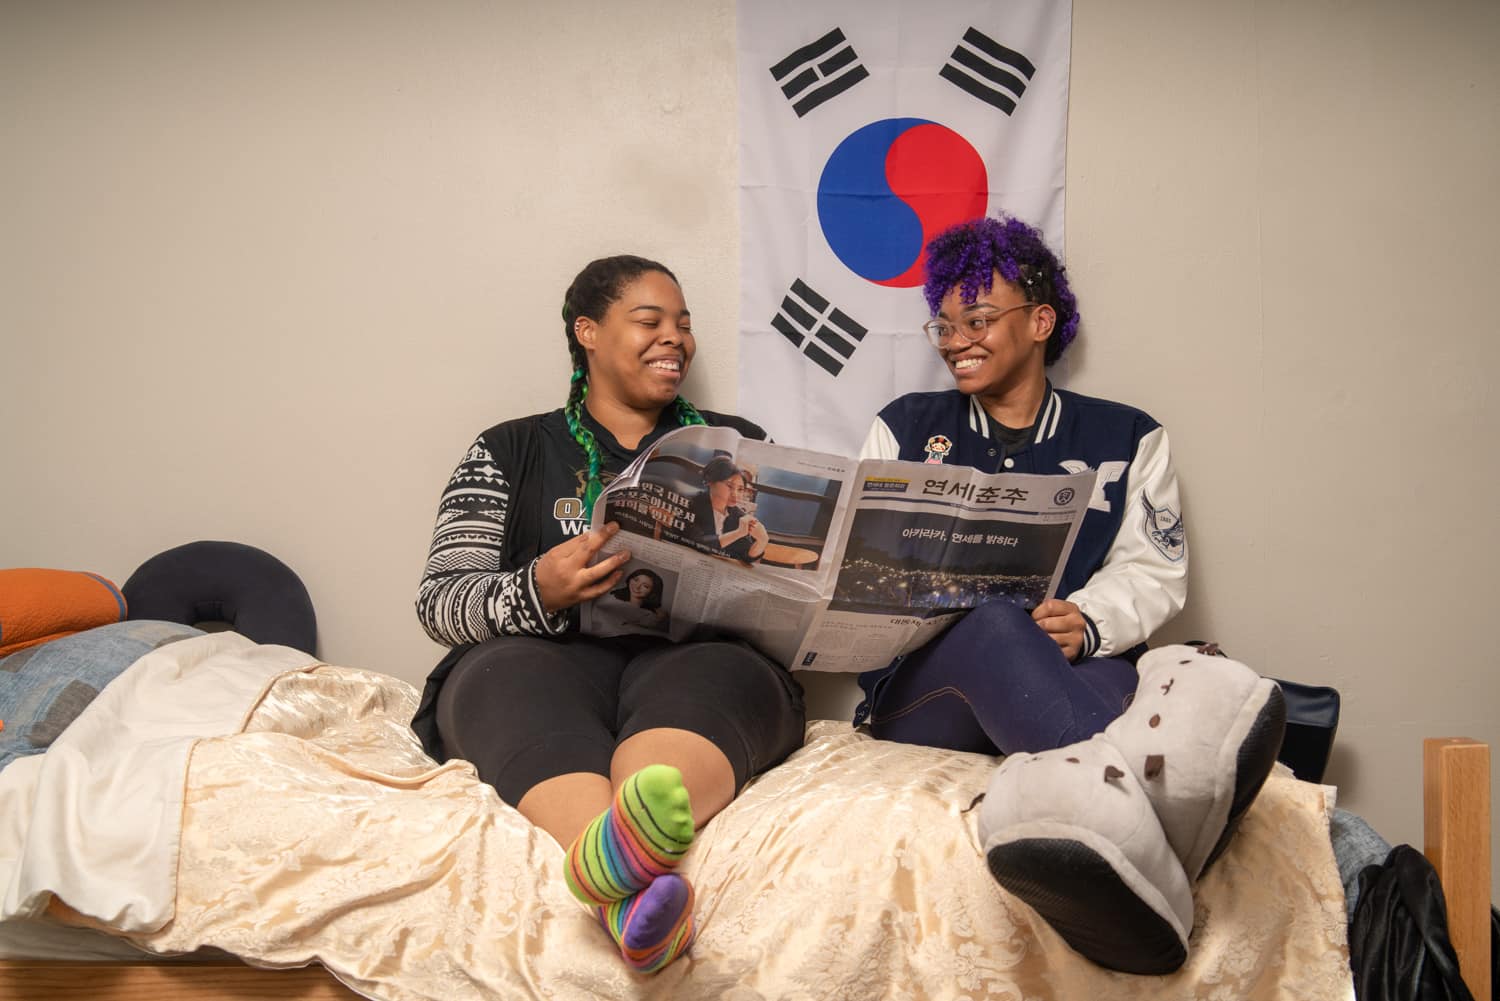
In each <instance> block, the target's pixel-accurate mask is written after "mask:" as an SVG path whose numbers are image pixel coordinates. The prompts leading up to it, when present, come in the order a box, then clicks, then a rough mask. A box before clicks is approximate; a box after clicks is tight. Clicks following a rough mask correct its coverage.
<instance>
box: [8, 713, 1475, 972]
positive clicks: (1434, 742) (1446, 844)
mask: <svg viewBox="0 0 1500 1001" xmlns="http://www.w3.org/2000/svg"><path fill="white" fill-rule="evenodd" d="M1422 766H1423V767H1422V778H1423V804H1422V805H1423V818H1424V840H1425V847H1424V851H1425V852H1426V855H1427V858H1428V859H1429V860H1430V861H1431V862H1432V865H1433V868H1434V869H1436V870H1437V873H1438V877H1439V879H1441V881H1442V884H1443V893H1444V894H1445V895H1446V897H1447V903H1448V930H1449V935H1450V936H1451V937H1452V939H1453V945H1454V948H1455V949H1457V951H1458V960H1459V966H1460V968H1461V969H1462V971H1463V976H1464V980H1465V981H1466V982H1467V983H1468V985H1469V989H1470V990H1471V991H1472V992H1473V993H1474V996H1475V998H1478V999H1488V998H1489V997H1490V987H1491V984H1490V749H1489V745H1488V744H1484V743H1481V742H1479V741H1475V740H1469V739H1468V738H1462V737H1457V738H1432V739H1429V740H1425V741H1423V746H1422ZM360 996H361V995H358V994H355V993H354V992H353V991H351V990H349V989H348V988H347V987H345V986H344V985H343V984H341V983H339V982H338V981H337V980H335V979H334V978H333V977H332V976H331V975H330V974H329V973H328V972H327V971H326V970H324V969H323V968H322V967H319V966H310V967H306V968H303V969H297V970H263V969H259V968H256V967H252V966H246V965H245V964H243V963H239V962H235V961H223V962H217V961H216V962H205V963H161V962H153V961H150V960H143V961H141V962H129V963H121V962H55V961H54V962H48V961H41V960H8V961H0V998H48V999H54V1001H96V999H100V998H112V999H116V1001H198V999H210V1001H221V999H235V1001H262V999H264V1001H272V999H276V1001H288V999H289V1001H349V999H357V998H359V997H360Z"/></svg>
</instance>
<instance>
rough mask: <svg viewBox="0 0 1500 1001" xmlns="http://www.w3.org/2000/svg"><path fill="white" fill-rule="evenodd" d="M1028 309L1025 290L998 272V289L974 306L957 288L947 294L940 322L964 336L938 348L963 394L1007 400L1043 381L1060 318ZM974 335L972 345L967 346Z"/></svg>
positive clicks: (1041, 307) (1047, 309)
mask: <svg viewBox="0 0 1500 1001" xmlns="http://www.w3.org/2000/svg"><path fill="white" fill-rule="evenodd" d="M1026 305H1027V302H1026V297H1025V296H1024V295H1022V294H1021V290H1020V289H1019V288H1017V287H1016V286H1014V285H1012V284H1010V283H1009V282H1007V281H1006V280H1005V279H1004V278H1002V277H1001V276H1000V273H999V272H998V271H997V272H995V274H994V285H993V286H992V287H991V288H990V290H989V291H988V292H986V293H984V294H983V295H981V296H980V297H979V298H978V299H976V300H975V301H974V302H972V303H965V302H964V301H963V296H962V293H961V290H960V289H959V288H957V287H955V288H952V289H950V290H949V291H948V294H947V295H945V296H943V301H942V303H941V304H940V306H939V307H938V314H937V319H939V320H943V321H946V322H947V323H951V324H953V325H954V326H955V327H956V328H957V329H958V331H959V332H960V333H961V334H962V335H963V336H961V337H953V338H952V339H951V340H949V342H948V344H947V346H946V347H943V348H940V349H938V353H939V354H940V355H942V357H943V361H944V362H945V363H946V364H947V366H948V371H949V373H950V374H951V375H952V376H953V384H954V386H955V387H956V388H957V389H958V391H959V392H961V393H966V394H968V395H971V396H980V397H1003V396H1005V395H1006V394H1007V393H1009V392H1011V391H1012V390H1015V389H1017V388H1018V387H1022V386H1026V385H1028V384H1031V383H1033V382H1038V381H1044V380H1045V378H1046V376H1045V375H1044V369H1045V366H1044V356H1045V353H1046V349H1047V338H1048V337H1049V336H1050V335H1051V333H1052V325H1053V323H1055V322H1056V319H1057V314H1056V313H1055V312H1054V311H1053V309H1052V307H1051V306H1048V305H1046V304H1045V303H1041V304H1036V305H1035V307H1034V308H1012V307H1024V306H1026ZM965 337H973V338H976V340H975V341H974V342H973V343H967V344H966V343H964V338H965Z"/></svg>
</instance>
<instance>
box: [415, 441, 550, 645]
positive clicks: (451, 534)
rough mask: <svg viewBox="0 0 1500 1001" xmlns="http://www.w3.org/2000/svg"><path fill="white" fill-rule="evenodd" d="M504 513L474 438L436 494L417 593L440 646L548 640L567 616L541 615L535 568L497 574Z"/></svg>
mask: <svg viewBox="0 0 1500 1001" xmlns="http://www.w3.org/2000/svg"><path fill="white" fill-rule="evenodd" d="M509 506H510V484H509V483H508V482H507V481H506V479H505V472H504V471H503V470H502V469H500V467H499V466H498V465H497V464H496V463H495V460H494V457H493V456H492V455H490V451H489V449H488V448H486V447H485V444H484V440H483V439H482V438H481V439H480V440H478V441H475V442H474V444H473V445H471V446H470V447H469V452H468V454H467V455H465V456H464V459H463V461H462V462H460V463H459V464H458V468H457V469H455V470H454V471H453V478H452V479H450V480H449V481H448V487H447V489H446V490H444V491H443V499H442V500H441V501H440V502H439V504H438V516H437V525H436V527H434V528H433V530H432V545H431V547H430V548H429V549H428V551H427V567H426V569H425V570H423V571H422V584H421V586H420V587H419V588H418V589H417V618H418V619H419V620H421V623H422V628H423V629H425V630H427V635H428V636H431V637H432V638H433V639H434V640H437V641H438V642H439V643H443V644H445V645H448V646H457V645H459V644H462V643H482V642H484V641H485V640H488V639H494V638H495V637H496V636H517V635H531V636H550V635H553V634H555V633H559V632H562V631H563V630H564V629H565V628H567V621H568V617H567V613H566V611H562V612H559V613H557V614H556V615H548V614H547V613H546V610H545V609H544V608H543V606H542V599H541V596H540V595H539V594H538V593H537V589H536V561H535V560H533V561H532V562H530V563H528V564H527V565H526V566H524V567H522V568H521V569H519V570H505V569H502V565H501V556H502V554H503V553H504V551H505V550H504V543H505V516H506V512H507V510H508V509H509Z"/></svg>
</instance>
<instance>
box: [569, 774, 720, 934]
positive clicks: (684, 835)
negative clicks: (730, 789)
mask: <svg viewBox="0 0 1500 1001" xmlns="http://www.w3.org/2000/svg"><path fill="white" fill-rule="evenodd" d="M692 841H693V808H692V805H691V804H690V803H689V801H688V791H687V789H686V788H685V787H684V786H683V784H682V773H681V772H679V771H678V770H677V769H675V768H673V767H672V766H670V765H647V766H646V767H645V768H642V769H641V770H640V771H638V772H636V773H635V774H634V775H632V776H630V778H628V779H626V780H625V782H624V783H623V784H622V785H621V786H620V791H619V792H618V793H616V794H615V801H614V804H613V805H612V806H611V807H610V808H609V809H608V810H605V811H604V812H603V813H601V814H599V816H597V817H595V818H594V819H593V820H592V821H590V822H589V826H587V827H585V828H584V829H583V833H582V834H580V835H578V837H577V838H576V839H574V841H573V843H572V844H571V845H569V846H568V857H567V861H566V863H565V864H564V866H563V871H564V875H565V876H566V878H567V881H568V889H569V890H572V891H573V896H575V897H577V898H578V899H579V900H581V901H583V902H584V903H585V904H593V905H595V906H601V907H602V906H603V905H605V904H610V903H614V902H615V901H617V900H624V899H625V898H626V897H628V896H630V895H631V894H633V893H636V892H638V891H640V890H644V889H645V888H646V887H647V886H648V885H649V884H650V883H651V881H652V880H653V879H655V878H656V877H657V876H660V875H662V874H663V873H665V872H669V871H671V870H672V869H675V868H676V867H677V863H678V862H680V861H682V856H683V853H684V852H686V851H687V849H688V845H690V844H692Z"/></svg>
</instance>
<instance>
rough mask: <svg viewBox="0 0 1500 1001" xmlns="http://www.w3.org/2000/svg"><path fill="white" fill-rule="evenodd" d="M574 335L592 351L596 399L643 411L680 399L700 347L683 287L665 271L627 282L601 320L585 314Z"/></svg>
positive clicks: (591, 380)
mask: <svg viewBox="0 0 1500 1001" xmlns="http://www.w3.org/2000/svg"><path fill="white" fill-rule="evenodd" d="M575 333H576V336H577V338H578V342H579V344H581V345H582V346H583V349H584V351H585V352H587V354H588V372H589V376H588V378H589V394H590V397H591V399H592V398H593V397H595V396H596V395H597V396H602V397H604V398H606V399H608V400H610V401H613V402H617V403H620V404H623V405H624V406H626V407H629V408H630V409H633V410H639V411H660V410H661V409H662V408H663V407H665V406H666V405H667V404H669V403H671V402H672V400H673V399H675V398H676V396H677V394H678V390H679V388H680V387H681V385H682V380H683V379H684V378H686V376H687V373H688V366H689V365H691V364H692V361H693V352H694V351H695V350H696V345H695V343H694V341H693V325H692V315H691V314H690V313H689V312H688V308H687V302H686V301H685V300H684V299H683V297H682V289H681V288H679V287H678V286H677V283H676V282H675V281H673V280H672V279H671V278H670V277H668V276H667V275H664V274H662V273H661V272H660V271H648V272H646V273H645V274H643V275H641V276H640V277H639V278H636V279H635V280H634V281H631V282H630V283H629V284H627V285H625V287H624V288H622V289H621V290H620V295H619V297H618V298H617V299H616V300H615V301H614V302H612V303H610V305H609V308H608V309H607V310H605V313H604V316H603V317H602V318H600V319H598V320H593V319H589V318H588V317H580V318H579V320H578V321H577V324H576V326H575Z"/></svg>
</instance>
